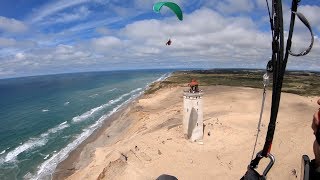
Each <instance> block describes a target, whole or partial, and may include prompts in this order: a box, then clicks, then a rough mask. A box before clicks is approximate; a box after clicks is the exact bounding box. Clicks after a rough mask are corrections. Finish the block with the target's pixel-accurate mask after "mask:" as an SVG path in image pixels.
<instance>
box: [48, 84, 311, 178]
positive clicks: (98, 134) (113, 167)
mask: <svg viewBox="0 0 320 180" xmlns="http://www.w3.org/2000/svg"><path fill="white" fill-rule="evenodd" d="M183 88H185V87H180V86H177V87H164V88H160V89H159V90H158V91H156V92H155V93H153V94H142V95H140V96H138V97H137V98H135V99H134V100H133V101H132V102H130V103H128V104H126V106H124V107H122V108H121V110H120V109H119V111H118V112H116V113H114V114H113V115H112V116H110V117H109V118H108V119H109V120H106V121H104V122H106V123H104V124H103V125H102V126H101V127H100V128H99V129H97V130H96V131H95V132H94V133H93V134H92V135H90V136H89V137H88V138H87V139H86V140H85V141H84V142H82V143H81V144H80V145H79V146H78V147H77V148H76V149H75V150H74V151H72V152H71V153H70V154H69V156H68V158H66V159H65V160H64V161H62V162H60V163H59V164H58V166H57V168H56V170H55V173H54V176H53V177H54V178H53V179H83V178H85V179H105V178H106V177H108V178H110V179H118V178H119V179H126V178H129V177H131V176H132V177H138V178H136V179H150V178H151V179H152V178H154V177H156V174H158V175H160V174H159V173H160V172H159V171H161V170H162V171H161V172H163V171H168V172H171V173H172V174H174V175H178V176H179V178H181V177H182V178H181V179H192V177H194V175H193V174H192V171H191V172H189V173H187V174H186V175H183V174H181V172H180V171H182V169H181V168H180V169H179V167H176V166H187V167H186V168H187V169H188V168H190V167H189V166H190V165H189V164H190V161H191V162H192V163H191V167H193V168H194V165H195V164H198V165H199V167H200V168H201V167H202V168H204V169H206V168H207V167H206V166H213V167H215V168H217V169H219V168H221V167H223V168H227V169H230V170H231V169H233V170H234V171H235V172H233V173H230V172H229V174H228V175H227V176H221V174H223V173H225V170H223V169H221V172H220V173H218V174H216V173H212V172H211V173H209V174H208V172H206V173H205V172H203V171H201V172H202V174H201V176H202V177H217V178H218V177H220V178H222V177H228V178H229V179H230V178H231V179H232V178H234V177H237V176H239V177H240V176H242V175H243V174H241V173H244V172H245V168H246V165H244V166H243V167H242V166H240V167H235V166H233V165H232V163H234V164H235V163H236V164H244V163H248V162H249V158H247V157H246V156H248V157H249V156H251V153H252V152H250V151H251V150H252V147H251V146H252V145H253V142H254V141H253V138H254V136H252V135H250V136H249V137H250V138H249V137H246V136H248V135H249V134H250V133H254V132H255V130H256V123H257V122H256V121H257V116H258V113H257V112H255V111H258V110H260V103H261V102H260V100H261V99H257V98H252V97H251V96H253V97H260V95H261V93H262V92H261V89H255V88H246V87H229V86H207V87H203V88H204V89H206V90H208V91H207V92H206V96H207V97H205V98H208V99H212V95H214V99H212V100H215V101H213V102H212V103H213V104H225V103H228V102H232V104H230V109H229V107H228V109H224V108H225V107H219V108H220V110H219V108H218V109H215V111H217V112H215V111H214V112H215V113H213V112H211V111H210V110H211V108H209V107H205V112H206V115H205V117H204V123H205V124H206V126H207V127H206V129H205V134H207V133H208V131H211V132H212V131H213V135H212V136H213V137H215V138H218V140H219V141H218V142H214V139H211V137H207V136H206V135H205V137H204V143H205V145H202V146H201V145H200V147H199V145H198V144H196V143H189V142H188V141H187V140H185V139H184V138H183V136H182V134H180V133H181V123H180V121H181V117H182V114H181V113H180V108H181V103H182V102H181V100H180V95H179V94H180V90H182V89H183ZM212 90H214V91H215V93H212V92H209V91H212ZM235 92H237V93H236V94H233V93H235ZM170 93H173V94H174V98H173V99H171V100H169V99H168V97H169V96H170ZM230 93H231V94H232V95H231V94H230ZM270 94H271V93H270V92H269V94H268V97H269V98H267V102H268V101H269V103H267V102H266V103H267V105H266V107H265V108H266V109H265V114H264V118H263V119H264V122H263V123H264V128H262V131H261V133H262V134H260V136H259V141H263V140H264V138H265V137H264V135H263V133H265V132H266V129H265V128H266V127H265V125H266V124H267V122H268V119H267V117H268V115H269V111H270V107H269V106H270ZM283 96H284V100H283V101H285V102H287V101H288V100H287V98H288V97H289V99H290V98H291V99H292V98H293V99H295V98H296V99H299V100H301V101H302V102H303V103H305V105H306V107H307V109H305V108H304V109H305V110H304V111H303V113H305V111H306V112H311V109H310V108H311V107H312V106H311V105H310V104H309V103H310V102H309V101H310V100H311V102H312V100H313V99H314V98H315V97H302V96H298V95H294V94H289V93H284V94H283ZM181 97H182V96H181ZM223 97H224V98H227V99H223ZM248 97H251V98H248ZM159 98H160V102H161V103H158V102H157V101H159ZM219 98H222V99H219ZM241 98H247V99H248V101H249V100H250V103H249V104H253V105H250V108H251V109H255V110H254V113H251V114H247V113H246V114H244V115H241V113H242V112H241V111H239V110H237V109H234V108H233V103H236V104H239V106H238V107H239V108H240V109H241V108H243V107H245V106H247V104H246V105H244V104H243V103H245V102H244V101H243V100H241V101H240V99H241ZM149 101H150V102H149ZM168 101H169V102H168ZM251 101H252V102H251ZM153 102H155V103H153ZM162 102H163V103H162ZM288 102H289V104H290V103H291V104H292V102H291V100H290V101H288ZM177 103H178V104H179V105H178V104H177ZM175 104H177V105H178V106H177V105H175ZM224 106H226V105H224ZM170 107H171V108H173V109H174V110H170ZM159 108H160V109H159ZM221 108H222V109H221ZM245 108H248V107H245ZM282 108H284V110H282V111H281V113H280V114H279V119H281V118H283V114H287V113H288V112H291V110H290V107H287V106H283V105H282ZM293 108H303V106H302V105H301V103H300V104H299V103H297V104H294V106H293ZM256 109H257V110H256ZM218 110H219V111H218ZM209 111H210V112H209ZM250 112H251V111H250ZM172 113H173V114H172ZM230 113H231V114H230ZM297 113H298V114H297ZM299 113H301V112H292V113H291V114H293V115H291V114H289V116H294V115H298V116H297V117H300V118H302V117H304V115H303V116H302V114H299ZM161 114H162V115H161ZM164 116H166V117H164ZM229 116H230V117H229ZM234 117H237V119H239V118H240V119H245V120H248V119H249V122H248V123H249V124H248V125H243V124H241V123H240V122H241V121H240V122H239V121H234V120H232V118H234ZM159 118H161V119H159ZM165 118H167V120H166V119H165ZM216 118H217V120H215V119H216ZM230 118H231V119H230ZM292 118H293V117H290V119H292ZM218 119H219V120H218ZM221 119H222V120H221ZM224 119H225V120H224ZM227 119H228V121H230V122H232V123H233V124H235V125H236V126H237V127H233V126H231V125H230V124H228V123H230V122H228V121H226V120H227ZM128 120H130V121H128ZM281 121H283V120H280V122H281ZM286 121H287V120H286V119H285V122H286ZM281 125H282V122H281ZM281 125H279V126H280V127H278V128H277V129H280V132H281V131H291V130H294V131H293V132H294V133H296V129H294V128H289V129H285V130H284V129H283V128H284V127H283V125H282V127H281ZM251 126H252V127H251ZM299 126H301V124H299ZM248 127H251V129H250V130H249V131H248V132H245V133H244V134H242V135H240V134H237V133H239V132H241V131H243V130H244V129H247V128H248ZM302 127H304V128H306V129H308V128H309V122H306V125H305V124H303V125H302ZM216 128H221V129H220V130H218V129H216ZM232 129H233V130H232ZM215 131H220V132H217V133H216V132H215ZM278 131H279V130H278ZM300 131H303V129H302V130H299V132H300ZM111 132H113V133H114V134H113V136H109V135H108V133H111ZM225 133H227V134H228V135H227V136H226V135H224V134H225ZM254 134H255V133H254ZM309 134H311V135H309ZM309 134H308V135H307V137H309V138H308V139H312V133H309ZM221 135H223V136H221ZM149 136H150V138H151V141H150V140H148V138H149ZM219 136H221V137H219ZM229 136H232V137H229ZM241 136H243V137H242V138H243V139H241V138H240V137H241ZM286 136H287V135H286ZM292 136H295V135H294V134H293V135H292ZM106 137H107V138H106ZM222 137H224V138H222ZM289 137H290V136H289ZM146 138H147V139H146ZM248 138H249V139H248ZM276 138H277V139H283V141H284V142H285V139H286V138H288V137H282V136H279V135H276ZM161 139H162V140H161ZM234 139H236V140H237V141H239V142H242V141H244V142H247V141H249V142H250V143H247V144H246V145H243V147H241V148H242V149H243V152H242V153H243V154H244V155H245V157H241V158H239V160H232V157H233V156H234V155H232V153H234V152H233V151H234V150H232V149H233V148H234V145H232V146H231V147H230V149H229V148H227V149H225V148H226V147H225V146H226V144H225V143H223V141H225V140H226V142H227V143H231V142H233V141H234ZM158 141H159V142H158ZM295 141H298V142H299V143H302V142H301V139H299V138H297V139H296V140H295ZM172 142H175V143H174V144H172ZM239 142H236V143H235V144H239ZM244 142H243V143H244ZM157 143H159V144H157ZM260 143H261V142H260ZM260 143H259V145H258V150H259V146H261V144H260ZM277 143H279V142H278V141H276V143H275V145H274V146H275V147H274V149H275V152H277V151H279V152H277V153H280V154H281V155H282V156H286V158H288V157H287V156H290V157H291V159H290V163H291V164H290V163H289V164H290V165H286V166H289V167H287V168H291V170H292V169H295V170H297V172H299V167H297V166H296V165H295V166H294V167H292V164H297V163H296V162H300V159H294V160H292V156H293V155H286V153H287V152H286V151H288V150H286V151H285V152H282V151H283V150H282V151H280V150H281V149H283V148H285V147H281V146H284V145H283V144H281V143H282V140H281V141H280V144H277ZM310 143H311V142H304V144H306V146H308V147H309V146H310V147H312V146H311V144H310ZM167 144H168V146H169V147H168V148H165V149H163V148H161V146H164V145H165V146H167ZM288 144H289V145H290V146H292V140H291V141H290V142H288ZM297 144H298V143H297ZM181 145H183V146H181ZM135 146H136V148H134V147H135ZM137 147H138V150H137ZM186 147H188V148H190V149H191V151H190V149H185V148H186ZM204 147H205V148H207V151H208V152H210V153H209V154H208V152H207V151H206V152H202V150H201V149H203V148H204ZM280 147H281V148H280ZM293 147H294V146H293ZM293 147H290V148H288V149H289V151H290V149H292V148H293ZM150 148H151V150H152V151H150ZM199 148H200V149H199ZM221 148H222V149H224V151H226V152H220V151H221ZM279 148H280V150H279ZM294 148H295V149H296V147H294ZM139 149H140V150H139ZM156 149H158V151H156ZM177 149H178V150H177ZM179 149H182V150H179ZM285 149H286V148H285ZM298 149H299V151H300V152H303V151H302V149H303V148H301V147H300V146H299V147H298ZM309 149H310V148H308V149H307V150H305V151H304V152H305V153H306V154H308V155H309V156H311V155H312V154H311V152H312V151H310V150H309ZM153 151H156V153H154V152H153ZM171 151H174V152H171ZM175 151H176V152H175ZM181 151H182V152H185V153H187V154H189V155H190V156H191V157H190V158H188V159H187V161H186V159H185V158H186V157H184V156H183V155H182V156H181V155H180V154H181V153H180V152H181ZM169 152H170V153H169ZM198 152H202V153H201V154H203V155H201V154H199V153H198ZM172 153H174V154H172ZM190 153H192V154H193V153H195V154H194V155H191V154H190ZM166 154H167V155H168V154H171V156H172V155H174V156H176V155H177V156H176V157H175V158H176V161H177V162H178V161H181V163H182V162H184V163H186V164H187V165H186V164H181V163H178V164H176V165H175V166H172V165H171V164H172V163H171V164H167V163H168V162H170V160H169V159H170V156H169V159H167V158H168V157H167V156H166ZM223 154H224V156H226V157H223ZM198 156H199V158H200V159H202V161H206V160H207V159H210V161H211V162H205V163H204V164H201V163H200V164H199V162H198V161H197V160H196V159H195V158H196V157H198ZM202 156H205V157H202ZM279 156H280V155H279ZM123 158H124V159H127V158H128V159H129V160H128V161H127V160H125V161H124V160H123ZM161 158H164V159H163V160H161ZM243 158H245V159H243ZM121 159H122V160H121ZM190 159H192V160H190ZM160 160H161V161H165V162H166V163H165V164H166V165H165V166H169V169H170V168H171V169H172V170H169V169H167V168H166V167H163V164H162V165H161V164H158V163H160V162H158V161H160ZM217 160H218V161H221V162H222V161H227V162H228V163H231V165H230V164H226V165H223V164H222V165H221V164H220V166H219V163H218V165H217V164H216V163H214V164H211V163H212V162H215V161H217ZM131 161H132V162H131ZM291 161H293V162H291ZM119 163H120V164H119ZM152 163H155V164H152ZM149 164H152V165H149ZM193 164H194V165H193ZM298 165H299V166H300V164H298ZM150 166H151V167H150ZM152 166H155V167H158V168H156V169H154V168H153V167H152ZM170 166H171V167H170ZM277 166H278V165H277ZM137 168H138V169H137ZM141 168H142V169H143V170H139V169H141ZM281 168H283V167H281ZM281 168H280V171H277V172H278V173H279V172H281V171H283V169H281ZM110 171H111V172H110ZM118 171H119V172H118ZM140 171H144V172H148V176H146V175H145V174H143V173H142V174H141V172H140ZM238 171H241V172H240V174H239V172H238ZM285 171H287V169H286V170H285ZM116 172H117V173H116ZM138 172H140V173H138ZM196 172H198V171H195V172H194V173H196ZM114 173H116V175H115V174H114ZM190 173H191V174H190ZM237 173H238V174H237ZM128 174H129V176H128ZM130 174H131V175H130ZM224 175H225V174H224ZM189 176H190V177H189ZM183 177H184V178H183ZM187 177H189V178H187ZM271 177H272V176H271ZM273 177H277V176H273ZM283 177H284V178H288V177H291V174H290V171H289V172H288V173H287V174H285V176H283ZM133 179H134V178H133ZM200 179H201V178H200ZM222 179H225V178H222Z"/></svg>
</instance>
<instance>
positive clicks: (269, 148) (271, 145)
mask: <svg viewBox="0 0 320 180" xmlns="http://www.w3.org/2000/svg"><path fill="white" fill-rule="evenodd" d="M271 146H272V143H271V144H270V146H269V149H268V153H270V151H271Z"/></svg>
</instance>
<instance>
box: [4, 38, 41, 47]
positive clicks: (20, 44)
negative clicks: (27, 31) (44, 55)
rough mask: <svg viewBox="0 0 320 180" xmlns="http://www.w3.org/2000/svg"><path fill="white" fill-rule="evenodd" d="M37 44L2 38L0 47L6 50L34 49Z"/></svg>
mask: <svg viewBox="0 0 320 180" xmlns="http://www.w3.org/2000/svg"><path fill="white" fill-rule="evenodd" d="M36 44H37V43H36V42H34V41H30V40H20V41H17V40H15V39H13V38H2V37H0V47H4V48H5V47H6V48H9V47H10V48H33V47H35V46H36Z"/></svg>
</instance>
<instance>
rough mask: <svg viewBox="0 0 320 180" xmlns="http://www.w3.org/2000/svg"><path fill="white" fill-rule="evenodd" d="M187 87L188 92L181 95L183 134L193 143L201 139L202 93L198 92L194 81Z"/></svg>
mask: <svg viewBox="0 0 320 180" xmlns="http://www.w3.org/2000/svg"><path fill="white" fill-rule="evenodd" d="M189 86H190V90H189V91H185V92H184V93H183V133H184V135H185V137H186V138H187V139H190V140H191V141H193V142H194V141H198V140H202V138H203V109H202V96H203V92H201V91H199V89H198V83H197V82H196V81H195V80H192V81H191V83H189Z"/></svg>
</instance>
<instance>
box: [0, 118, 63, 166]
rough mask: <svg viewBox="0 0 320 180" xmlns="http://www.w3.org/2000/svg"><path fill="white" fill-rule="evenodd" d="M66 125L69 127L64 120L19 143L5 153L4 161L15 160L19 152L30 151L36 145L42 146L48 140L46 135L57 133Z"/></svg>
mask: <svg viewBox="0 0 320 180" xmlns="http://www.w3.org/2000/svg"><path fill="white" fill-rule="evenodd" d="M67 127H69V124H67V121H65V122H63V123H61V124H59V125H57V126H56V127H54V128H51V129H49V130H48V131H47V132H45V133H42V134H41V135H40V137H36V138H30V139H29V140H28V141H26V142H24V143H20V146H18V147H16V148H15V149H14V150H12V151H10V152H8V154H6V156H5V157H4V162H11V161H15V160H16V158H17V156H18V155H19V154H21V153H23V152H25V151H30V150H32V149H34V148H36V147H40V146H44V145H45V144H46V143H47V142H48V136H49V135H50V134H54V133H57V132H58V131H61V130H62V129H65V128H67Z"/></svg>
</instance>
